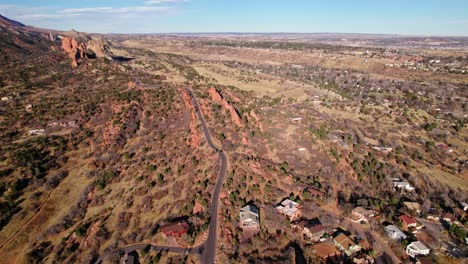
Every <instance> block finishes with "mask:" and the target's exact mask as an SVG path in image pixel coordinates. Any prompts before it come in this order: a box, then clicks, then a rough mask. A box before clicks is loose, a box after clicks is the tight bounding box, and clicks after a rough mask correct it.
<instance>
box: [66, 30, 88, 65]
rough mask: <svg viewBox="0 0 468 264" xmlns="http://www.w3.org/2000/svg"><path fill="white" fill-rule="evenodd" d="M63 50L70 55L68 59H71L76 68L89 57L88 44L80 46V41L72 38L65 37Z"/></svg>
mask: <svg viewBox="0 0 468 264" xmlns="http://www.w3.org/2000/svg"><path fill="white" fill-rule="evenodd" d="M62 49H63V50H64V51H65V52H66V53H68V57H69V58H70V59H71V63H72V65H73V66H74V67H76V66H78V63H79V62H80V61H81V60H82V59H84V58H86V57H87V54H86V44H84V43H80V44H78V41H76V40H75V39H74V38H71V37H64V38H63V39H62Z"/></svg>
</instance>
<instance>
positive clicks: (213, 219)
mask: <svg viewBox="0 0 468 264" xmlns="http://www.w3.org/2000/svg"><path fill="white" fill-rule="evenodd" d="M137 83H138V81H137ZM187 92H188V94H189V96H190V99H191V100H192V103H193V104H194V107H195V110H196V112H197V116H198V119H199V120H200V123H201V125H202V129H203V133H204V134H205V138H206V141H207V142H208V145H209V146H210V147H211V148H212V149H213V150H214V151H216V153H217V154H218V156H219V163H220V164H219V165H220V166H219V171H218V177H217V180H216V184H215V188H214V191H213V195H212V197H211V207H210V225H209V227H208V237H207V239H206V240H205V242H203V243H202V244H201V245H200V246H198V247H192V248H183V247H168V246H157V245H151V244H146V243H139V244H132V245H128V246H125V247H123V248H121V249H120V251H121V252H124V253H130V252H133V251H135V250H140V249H145V248H148V247H149V249H150V250H155V251H170V252H175V253H181V254H184V255H187V254H199V255H200V259H201V263H203V264H212V263H215V259H216V241H217V238H218V232H217V229H218V204H219V203H218V202H219V194H220V192H221V188H222V187H223V183H224V178H225V177H226V168H227V157H226V154H225V153H224V151H223V150H222V149H219V148H218V147H216V145H215V144H214V143H213V140H212V138H211V134H210V131H209V129H208V126H207V125H206V122H205V118H204V117H203V114H202V112H201V108H200V104H199V103H198V100H197V98H196V97H195V94H194V93H193V91H192V89H191V88H190V87H187ZM103 260H104V257H103V256H100V257H99V258H98V259H97V260H96V261H94V263H101V262H102V261H103Z"/></svg>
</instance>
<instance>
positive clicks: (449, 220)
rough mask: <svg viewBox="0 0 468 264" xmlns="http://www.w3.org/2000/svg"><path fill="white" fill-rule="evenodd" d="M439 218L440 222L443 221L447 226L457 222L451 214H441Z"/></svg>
mask: <svg viewBox="0 0 468 264" xmlns="http://www.w3.org/2000/svg"><path fill="white" fill-rule="evenodd" d="M441 218H442V220H444V221H445V222H447V223H449V224H451V223H453V222H455V221H457V218H456V217H455V215H454V214H452V213H443V214H442V217H441Z"/></svg>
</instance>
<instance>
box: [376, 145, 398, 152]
mask: <svg viewBox="0 0 468 264" xmlns="http://www.w3.org/2000/svg"><path fill="white" fill-rule="evenodd" d="M372 148H373V149H375V150H378V151H381V152H383V153H390V152H391V151H392V150H393V148H391V147H385V146H375V147H372Z"/></svg>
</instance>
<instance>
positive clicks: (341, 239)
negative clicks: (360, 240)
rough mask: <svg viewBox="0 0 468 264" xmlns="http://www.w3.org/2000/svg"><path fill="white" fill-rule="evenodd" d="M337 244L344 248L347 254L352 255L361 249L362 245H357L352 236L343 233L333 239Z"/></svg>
mask: <svg viewBox="0 0 468 264" xmlns="http://www.w3.org/2000/svg"><path fill="white" fill-rule="evenodd" d="M333 243H335V246H336V247H337V248H339V249H340V250H342V251H343V252H344V253H345V254H346V255H348V256H351V255H352V254H353V253H355V252H358V251H360V250H361V247H360V246H359V245H357V244H356V243H355V242H354V241H353V240H352V239H351V238H350V237H348V236H347V235H345V234H343V233H341V234H339V235H338V236H336V237H335V238H334V239H333Z"/></svg>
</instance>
